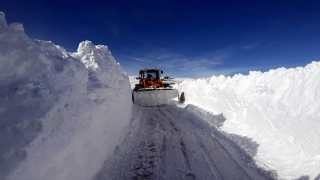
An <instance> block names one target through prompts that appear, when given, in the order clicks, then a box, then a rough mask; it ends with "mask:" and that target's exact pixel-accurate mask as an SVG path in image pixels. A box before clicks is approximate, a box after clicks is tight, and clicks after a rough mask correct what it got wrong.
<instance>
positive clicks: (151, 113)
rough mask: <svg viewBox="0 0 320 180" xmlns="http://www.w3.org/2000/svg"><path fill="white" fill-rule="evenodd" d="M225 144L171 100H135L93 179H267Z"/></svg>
mask: <svg viewBox="0 0 320 180" xmlns="http://www.w3.org/2000/svg"><path fill="white" fill-rule="evenodd" d="M230 148H231V146H228V143H227V142H226V141H224V140H223V139H219V138H217V137H215V136H212V135H211V134H210V133H208V132H206V131H205V130H203V129H201V128H199V127H198V126H196V125H195V124H193V123H192V122H190V121H188V120H184V119H183V118H181V116H180V114H179V113H178V111H175V110H174V109H173V108H172V106H169V107H140V106H136V105H135V106H134V107H133V118H132V120H131V124H130V127H128V134H127V135H126V137H124V140H123V142H122V143H121V144H120V145H119V146H118V147H117V148H116V150H115V152H114V155H113V156H111V157H110V158H109V159H108V160H107V161H106V162H105V164H104V167H103V168H102V169H101V171H100V172H99V173H98V174H97V175H96V176H95V178H94V179H218V180H223V179H232V180H236V179H245V180H247V179H268V178H265V177H264V176H261V175H260V174H259V173H258V171H257V169H256V168H250V167H247V165H246V162H245V161H244V160H241V158H240V157H238V156H240V155H238V154H237V153H236V150H232V151H230V150H229V149H230ZM227 149H228V150H227ZM228 151H230V152H228Z"/></svg>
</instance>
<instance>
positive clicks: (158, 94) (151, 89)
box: [132, 68, 178, 107]
mask: <svg viewBox="0 0 320 180" xmlns="http://www.w3.org/2000/svg"><path fill="white" fill-rule="evenodd" d="M161 74H163V71H162V70H160V69H157V68H154V69H148V68H145V69H141V70H140V71H139V77H136V79H137V80H139V84H136V85H135V87H134V89H133V91H132V102H133V103H135V104H137V105H140V106H146V107H155V106H165V105H167V103H168V101H169V100H170V99H173V98H175V97H177V96H178V90H176V89H174V88H173V87H172V85H173V84H175V82H174V81H172V79H173V78H170V77H168V76H166V77H164V78H161Z"/></svg>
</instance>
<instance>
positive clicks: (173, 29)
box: [0, 0, 320, 77]
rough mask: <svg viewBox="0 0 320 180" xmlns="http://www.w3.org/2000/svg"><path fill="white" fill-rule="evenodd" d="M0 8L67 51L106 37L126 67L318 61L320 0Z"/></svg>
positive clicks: (133, 70)
mask: <svg viewBox="0 0 320 180" xmlns="http://www.w3.org/2000/svg"><path fill="white" fill-rule="evenodd" d="M0 11H3V12H4V13H5V14H6V19H7V21H8V23H11V22H20V23H22V24H23V25H24V27H25V32H26V34H27V35H28V36H29V37H31V38H33V39H42V40H50V41H52V42H54V43H55V44H57V45H60V46H63V47H65V48H66V49H67V51H69V52H74V51H76V49H77V46H78V44H79V43H80V42H81V41H84V40H91V41H92V42H93V43H94V44H96V45H97V44H103V45H107V46H109V49H110V51H111V52H112V54H113V56H114V57H115V59H116V60H117V61H118V62H120V64H121V66H122V67H123V70H124V71H125V72H127V73H128V74H129V75H137V73H138V70H139V69H141V68H145V67H152V68H153V67H157V68H160V69H163V71H164V72H165V74H166V75H169V76H172V77H210V76H212V75H219V74H223V75H233V74H235V73H242V74H248V72H249V71H250V70H260V71H267V70H269V69H271V68H278V67H287V68H290V67H296V66H305V65H306V64H308V63H310V62H311V61H320V1H319V0H310V1H309V0H301V1H296V0H286V1H281V0H276V1H273V0H266V1H262V0H252V1H239V0H237V1H222V0H221V1H201V0H198V1H174V0H161V1H156V0H146V1H133V0H129V1H121V0H115V1H108V0H106V1H93V0H91V1H81V0H78V1H66V0H64V1H62V0H56V1H45V0H38V1H32V0H30V1H23V0H21V1H20V2H18V1H15V0H0Z"/></svg>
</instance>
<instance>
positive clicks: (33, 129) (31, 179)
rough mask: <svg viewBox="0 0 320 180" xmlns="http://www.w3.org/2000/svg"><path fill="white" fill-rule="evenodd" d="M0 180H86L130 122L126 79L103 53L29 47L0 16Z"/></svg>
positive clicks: (103, 49)
mask: <svg viewBox="0 0 320 180" xmlns="http://www.w3.org/2000/svg"><path fill="white" fill-rule="evenodd" d="M0 72H1V75H0V179H10V180H11V179H12V180H15V179H17V180H19V179H24V180H36V179H55V180H58V179H69V180H72V179H74V180H76V179H77V180H78V179H90V178H92V177H93V176H94V175H95V173H97V172H98V171H99V170H100V168H101V166H102V164H103V162H104V161H105V159H106V157H107V156H108V154H109V153H111V152H112V151H113V150H114V148H115V146H116V144H117V143H118V142H119V141H121V139H122V137H121V135H122V134H123V133H125V132H124V131H127V130H126V125H127V124H128V122H129V121H130V118H131V107H132V101H131V90H130V84H129V79H128V76H127V75H126V74H124V73H122V72H121V69H120V65H119V64H117V63H116V61H115V60H114V58H113V57H112V55H111V53H110V51H109V50H108V47H107V46H102V45H98V46H95V45H93V44H92V43H91V42H90V41H85V42H82V43H80V45H79V48H78V51H77V52H75V53H69V52H66V50H65V49H63V48H62V47H60V46H57V45H55V44H53V43H52V42H49V41H40V40H35V41H32V40H31V39H30V38H29V37H28V36H26V35H25V33H24V29H23V26H22V25H21V24H18V23H12V24H10V25H9V26H8V25H7V23H6V20H5V18H4V13H2V12H0Z"/></svg>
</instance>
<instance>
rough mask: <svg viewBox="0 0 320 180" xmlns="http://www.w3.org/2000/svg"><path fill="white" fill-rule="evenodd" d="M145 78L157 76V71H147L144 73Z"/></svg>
mask: <svg viewBox="0 0 320 180" xmlns="http://www.w3.org/2000/svg"><path fill="white" fill-rule="evenodd" d="M143 78H157V72H156V71H145V72H144V74H143Z"/></svg>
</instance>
